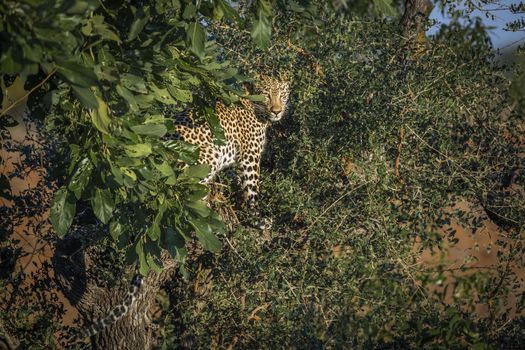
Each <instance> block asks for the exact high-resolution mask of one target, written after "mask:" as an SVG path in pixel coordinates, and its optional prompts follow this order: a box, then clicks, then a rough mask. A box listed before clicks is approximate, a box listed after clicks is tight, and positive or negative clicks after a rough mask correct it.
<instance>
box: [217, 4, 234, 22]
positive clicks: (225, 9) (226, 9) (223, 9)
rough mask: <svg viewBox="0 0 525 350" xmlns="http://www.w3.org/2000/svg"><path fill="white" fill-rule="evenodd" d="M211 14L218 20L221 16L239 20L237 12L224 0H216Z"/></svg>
mask: <svg viewBox="0 0 525 350" xmlns="http://www.w3.org/2000/svg"><path fill="white" fill-rule="evenodd" d="M213 15H214V17H215V18H216V19H218V20H220V19H221V18H222V17H223V16H224V17H225V18H226V19H229V20H232V21H239V14H238V13H237V11H235V10H234V9H233V8H232V7H231V6H230V5H228V4H227V3H226V1H224V0H217V1H216V5H215V8H214V9H213Z"/></svg>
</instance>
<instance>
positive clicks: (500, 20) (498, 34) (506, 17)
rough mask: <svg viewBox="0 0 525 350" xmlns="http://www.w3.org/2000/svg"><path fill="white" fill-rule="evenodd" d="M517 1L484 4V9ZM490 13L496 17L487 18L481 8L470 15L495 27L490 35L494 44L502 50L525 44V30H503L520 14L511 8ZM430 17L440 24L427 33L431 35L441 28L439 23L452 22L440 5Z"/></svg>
mask: <svg viewBox="0 0 525 350" xmlns="http://www.w3.org/2000/svg"><path fill="white" fill-rule="evenodd" d="M516 3H519V1H515V0H500V1H498V2H497V4H488V5H484V6H482V9H484V10H489V9H498V8H501V7H508V6H510V5H511V4H516ZM490 13H491V14H492V15H494V16H495V18H494V19H492V18H487V17H486V16H485V12H484V11H481V10H474V11H473V12H472V13H471V15H470V16H472V17H479V18H481V19H482V20H483V23H485V25H487V26H491V27H495V28H494V29H490V30H489V35H490V37H491V39H492V44H493V45H494V47H495V48H498V49H502V50H509V49H511V50H512V49H516V47H517V45H520V44H521V45H523V44H525V31H521V32H508V31H505V30H503V28H505V24H506V23H508V22H511V21H513V20H516V19H519V18H520V16H519V15H513V14H512V13H511V12H510V11H509V10H496V11H491V12H490ZM523 16H524V15H522V16H521V17H523ZM430 18H431V19H434V20H437V21H438V24H437V25H436V26H434V27H432V28H430V29H429V30H428V31H427V34H429V35H432V34H433V33H436V32H437V31H438V30H439V23H449V22H450V17H449V16H448V14H447V13H446V11H445V14H442V13H441V11H440V9H439V7H438V6H436V7H435V8H434V10H433V11H432V13H431V14H430Z"/></svg>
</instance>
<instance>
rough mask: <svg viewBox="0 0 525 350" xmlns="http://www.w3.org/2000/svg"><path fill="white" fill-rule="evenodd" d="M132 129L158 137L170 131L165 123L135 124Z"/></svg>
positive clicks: (138, 132)
mask: <svg viewBox="0 0 525 350" xmlns="http://www.w3.org/2000/svg"><path fill="white" fill-rule="evenodd" d="M131 130H133V131H134V132H136V133H137V134H139V135H145V136H158V137H162V136H164V135H166V133H167V132H168V129H167V128H166V125H164V124H146V125H135V126H132V127H131Z"/></svg>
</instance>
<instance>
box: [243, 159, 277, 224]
mask: <svg viewBox="0 0 525 350" xmlns="http://www.w3.org/2000/svg"><path fill="white" fill-rule="evenodd" d="M260 159H261V157H260V156H253V155H251V156H249V157H247V158H246V159H244V160H243V161H242V162H241V176H242V188H243V192H244V202H245V203H246V206H247V207H248V209H249V212H250V215H251V216H252V217H253V218H255V219H256V220H257V222H256V224H255V226H256V227H257V228H259V229H261V230H263V229H268V228H269V227H270V226H271V223H270V222H269V220H267V219H264V218H262V217H261V215H260V211H259V201H258V200H259V163H260Z"/></svg>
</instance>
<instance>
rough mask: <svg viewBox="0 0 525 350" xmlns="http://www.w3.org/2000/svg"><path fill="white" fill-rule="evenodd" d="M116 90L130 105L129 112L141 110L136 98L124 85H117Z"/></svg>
mask: <svg viewBox="0 0 525 350" xmlns="http://www.w3.org/2000/svg"><path fill="white" fill-rule="evenodd" d="M115 90H116V91H117V93H118V94H119V95H120V96H121V97H122V98H123V99H124V100H126V103H127V104H128V107H129V110H130V111H131V112H137V111H138V110H139V106H138V104H137V100H136V99H135V96H134V95H133V94H132V93H131V92H130V91H129V90H128V89H126V88H125V87H124V86H122V85H117V87H116V88H115Z"/></svg>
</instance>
